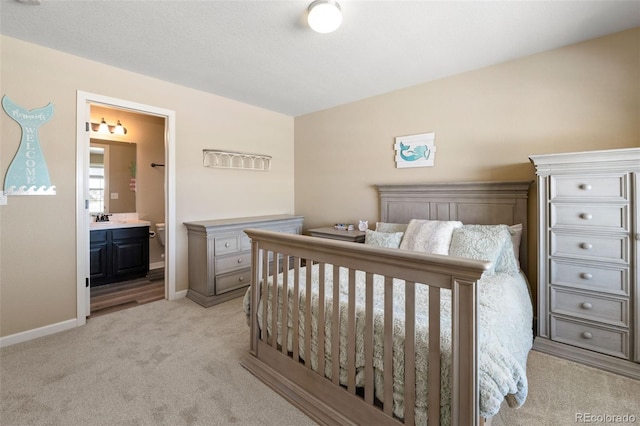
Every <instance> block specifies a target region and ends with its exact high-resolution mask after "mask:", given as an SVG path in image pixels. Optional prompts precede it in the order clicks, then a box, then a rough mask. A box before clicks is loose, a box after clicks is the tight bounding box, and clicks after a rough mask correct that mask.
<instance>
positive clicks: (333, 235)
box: [309, 226, 366, 243]
mask: <svg viewBox="0 0 640 426" xmlns="http://www.w3.org/2000/svg"><path fill="white" fill-rule="evenodd" d="M309 233H310V234H311V236H312V237H319V238H329V239H330V240H340V241H350V242H352V243H364V236H365V234H366V233H365V232H362V231H340V230H338V229H335V228H334V227H333V226H326V227H324V228H314V229H309Z"/></svg>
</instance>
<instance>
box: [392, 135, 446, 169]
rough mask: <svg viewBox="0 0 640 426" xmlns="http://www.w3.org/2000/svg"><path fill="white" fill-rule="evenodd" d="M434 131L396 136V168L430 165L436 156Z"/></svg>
mask: <svg viewBox="0 0 640 426" xmlns="http://www.w3.org/2000/svg"><path fill="white" fill-rule="evenodd" d="M435 138H436V134H435V133H423V134H420V135H411V136H399V137H397V138H396V144H395V145H394V148H395V150H396V168H399V169H400V168H405V167H430V166H433V164H434V161H435V157H436V145H435V142H434V141H435Z"/></svg>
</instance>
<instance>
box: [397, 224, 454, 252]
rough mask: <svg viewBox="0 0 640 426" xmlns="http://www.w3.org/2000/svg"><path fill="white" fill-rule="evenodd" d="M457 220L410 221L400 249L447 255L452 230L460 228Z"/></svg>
mask: <svg viewBox="0 0 640 426" xmlns="http://www.w3.org/2000/svg"><path fill="white" fill-rule="evenodd" d="M461 226H462V222H459V221H457V220H451V221H444V220H419V219H411V221H410V222H409V225H408V226H407V230H406V232H405V233H404V238H403V239H402V242H401V243H400V248H401V249H405V250H413V251H419V252H422V253H432V254H444V255H447V254H449V245H450V244H451V236H452V234H453V230H454V229H456V228H460V227H461Z"/></svg>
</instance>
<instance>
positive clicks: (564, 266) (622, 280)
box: [549, 259, 629, 296]
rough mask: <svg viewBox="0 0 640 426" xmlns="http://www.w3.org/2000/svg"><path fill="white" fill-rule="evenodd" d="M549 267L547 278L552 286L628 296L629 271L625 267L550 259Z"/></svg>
mask: <svg viewBox="0 0 640 426" xmlns="http://www.w3.org/2000/svg"><path fill="white" fill-rule="evenodd" d="M550 266H551V267H550V271H549V276H550V281H551V284H552V285H563V286H567V287H575V288H580V289H586V290H596V291H602V292H605V293H611V294H617V295H621V296H628V295H629V270H628V269H627V268H625V267H620V268H615V267H613V266H607V267H604V266H603V267H598V266H593V265H592V264H583V263H579V262H578V263H572V262H565V261H561V260H557V259H551V262H550Z"/></svg>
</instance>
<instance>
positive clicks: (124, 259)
mask: <svg viewBox="0 0 640 426" xmlns="http://www.w3.org/2000/svg"><path fill="white" fill-rule="evenodd" d="M89 259H90V271H91V277H90V286H91V287H96V286H100V285H105V284H111V283H117V282H121V281H126V280H130V279H134V278H143V277H145V276H146V275H147V273H148V272H149V227H148V226H140V227H134V228H117V229H106V230H96V231H91V237H90V247H89Z"/></svg>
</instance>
